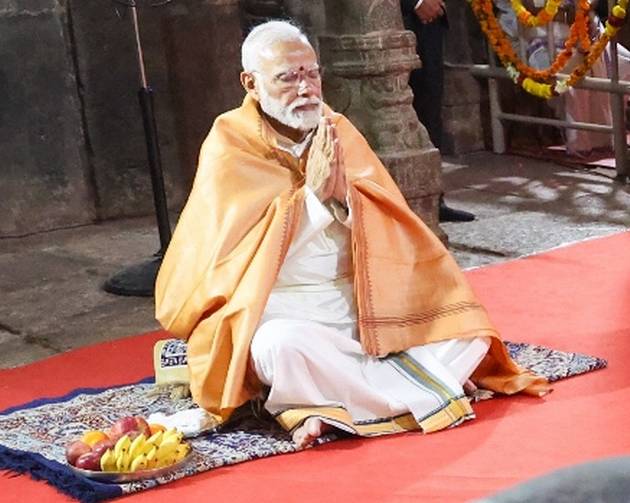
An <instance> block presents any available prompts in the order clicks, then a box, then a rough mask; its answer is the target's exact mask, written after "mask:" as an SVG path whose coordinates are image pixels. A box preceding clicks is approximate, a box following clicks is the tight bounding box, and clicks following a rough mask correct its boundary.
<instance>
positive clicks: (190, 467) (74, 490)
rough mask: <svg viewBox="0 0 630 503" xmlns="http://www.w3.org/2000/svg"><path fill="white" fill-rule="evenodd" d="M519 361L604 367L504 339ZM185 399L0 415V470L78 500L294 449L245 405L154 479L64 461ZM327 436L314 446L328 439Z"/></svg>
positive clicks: (124, 391)
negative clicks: (110, 479)
mask: <svg viewBox="0 0 630 503" xmlns="http://www.w3.org/2000/svg"><path fill="white" fill-rule="evenodd" d="M506 345H507V347H508V350H509V352H510V354H511V356H512V357H513V358H514V359H515V360H516V361H517V363H519V364H520V365H521V366H523V367H526V368H529V369H531V370H533V371H534V372H536V373H538V374H541V375H544V376H546V377H547V378H548V379H549V380H550V381H557V380H558V379H563V378H566V377H570V376H573V375H577V374H582V373H585V372H589V371H592V370H596V369H600V368H603V367H605V366H606V361H605V360H602V359H600V358H596V357H592V356H587V355H582V354H578V353H566V352H561V351H555V350H552V349H548V348H544V347H541V346H533V345H529V344H525V343H511V342H506ZM192 406H193V404H192V402H191V401H190V399H182V400H178V401H173V400H172V399H171V398H170V395H169V392H168V391H167V390H165V391H163V392H156V390H155V387H154V386H153V383H152V379H146V380H143V381H141V382H139V383H135V384H129V385H125V386H120V387H115V388H107V389H77V390H75V391H73V392H72V393H70V394H68V395H65V396H62V397H58V398H53V399H44V400H37V401H34V402H31V403H29V404H25V405H22V406H18V407H12V408H10V409H7V410H5V411H3V412H2V413H0V469H9V470H12V471H14V472H18V473H26V472H28V473H29V474H30V475H31V476H32V477H33V478H35V479H41V480H45V481H46V482H47V483H49V484H52V485H53V486H55V487H57V488H58V489H59V490H61V491H63V492H64V493H66V494H68V495H70V496H72V497H74V498H76V499H78V500H80V501H84V502H94V501H100V500H105V499H110V498H115V497H119V496H122V495H125V494H130V493H134V492H138V491H143V490H146V489H150V488H152V487H155V486H158V485H161V484H167V483H169V482H172V481H174V480H177V479H180V478H183V477H187V476H189V475H194V474H196V473H200V472H204V471H206V470H211V469H214V468H218V467H220V466H225V465H231V464H236V463H241V462H243V461H248V460H252V459H257V458H263V457H267V456H273V455H275V454H284V453H290V452H295V451H296V450H298V449H297V448H296V446H295V445H294V444H293V442H292V441H291V437H290V435H289V434H288V433H287V432H286V431H284V430H282V429H281V428H280V427H279V426H278V425H277V423H276V422H275V421H273V419H272V418H271V417H269V416H268V415H265V414H264V413H260V412H259V411H255V410H254V409H253V407H251V406H244V407H243V408H241V409H240V410H238V411H237V412H236V413H235V415H234V417H233V419H232V420H231V421H230V423H229V424H228V425H226V426H224V427H223V428H222V429H221V430H220V431H216V432H211V433H207V434H205V435H203V436H200V437H197V438H194V439H191V440H190V441H191V444H192V447H193V455H192V457H191V459H190V460H189V461H188V462H187V463H185V464H184V465H183V466H182V467H181V468H179V469H177V470H175V471H173V472H170V473H168V474H167V475H165V476H163V477H160V478H159V479H155V480H144V481H141V482H131V483H126V484H106V483H99V482H95V481H93V480H90V479H87V478H85V477H82V476H80V475H76V474H75V473H74V472H73V471H72V470H70V469H69V468H68V466H67V464H66V462H65V454H64V450H65V445H67V444H68V443H69V442H70V441H71V440H73V439H75V438H77V437H79V436H80V435H81V433H82V432H83V431H85V430H88V429H100V428H105V427H107V426H108V425H109V424H111V423H112V422H114V421H115V420H116V419H118V418H119V417H120V416H121V411H124V414H125V415H126V414H131V415H143V416H148V415H149V414H151V413H154V412H163V413H165V414H173V413H175V412H177V411H179V410H183V409H188V408H190V407H192ZM336 438H337V437H336V436H335V435H334V434H330V435H326V436H324V437H322V438H321V439H319V442H318V444H322V443H326V442H330V441H333V440H335V439H336Z"/></svg>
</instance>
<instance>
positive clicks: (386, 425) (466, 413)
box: [276, 397, 475, 437]
mask: <svg viewBox="0 0 630 503" xmlns="http://www.w3.org/2000/svg"><path fill="white" fill-rule="evenodd" d="M474 416H475V415H474V412H473V410H472V407H471V406H470V402H469V401H468V399H467V398H466V397H462V398H459V399H457V400H453V401H451V402H450V403H449V404H448V405H447V406H445V407H444V408H442V409H440V410H439V411H438V412H436V413H434V414H431V416H429V417H427V418H426V419H423V420H422V421H420V423H418V422H417V421H416V419H415V418H414V417H413V415H412V414H410V413H408V414H404V415H401V416H397V417H394V418H387V419H381V420H378V419H377V420H374V421H373V422H369V423H358V424H357V423H355V422H353V421H352V416H350V414H349V413H348V411H347V410H345V409H344V408H342V407H305V408H302V409H288V410H285V411H284V412H282V413H280V414H279V415H277V416H276V421H278V423H279V424H280V426H282V427H283V428H284V429H285V430H287V431H293V430H295V429H296V428H298V427H299V426H301V425H302V423H303V422H304V421H305V420H306V419H308V418H309V417H317V418H320V419H322V420H324V421H325V420H326V419H328V420H330V423H329V424H332V425H333V426H334V425H335V424H338V425H340V426H345V429H347V430H348V431H351V432H353V433H354V434H356V435H359V436H362V437H372V436H379V435H389V434H393V433H402V432H405V431H418V430H422V431H423V432H424V433H432V432H434V431H438V430H443V429H445V428H449V427H451V426H455V425H457V424H459V423H461V422H462V421H463V420H465V419H471V418H473V417H474Z"/></svg>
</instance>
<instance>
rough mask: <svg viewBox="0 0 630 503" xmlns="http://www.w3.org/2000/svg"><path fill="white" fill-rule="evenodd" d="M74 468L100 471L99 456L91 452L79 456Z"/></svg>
mask: <svg viewBox="0 0 630 503" xmlns="http://www.w3.org/2000/svg"><path fill="white" fill-rule="evenodd" d="M75 466H76V467H77V468H81V469H82V470H93V471H98V470H100V469H101V456H100V455H99V454H97V453H95V452H92V451H90V452H88V453H86V454H81V455H80V456H79V457H78V459H77V461H76V463H75Z"/></svg>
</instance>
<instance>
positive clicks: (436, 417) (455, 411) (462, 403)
mask: <svg viewBox="0 0 630 503" xmlns="http://www.w3.org/2000/svg"><path fill="white" fill-rule="evenodd" d="M473 417H475V413H474V412H473V409H472V407H471V406H470V401H469V400H468V398H466V397H462V398H458V399H457V400H453V401H451V402H450V403H449V404H448V405H447V406H446V407H444V408H443V409H440V410H439V411H438V412H436V413H435V414H431V416H429V417H428V418H426V419H423V420H422V421H420V427H421V428H422V431H424V432H425V433H432V432H434V431H438V430H443V429H445V428H449V427H451V426H455V425H457V424H459V423H461V422H462V421H463V420H465V419H472V418H473Z"/></svg>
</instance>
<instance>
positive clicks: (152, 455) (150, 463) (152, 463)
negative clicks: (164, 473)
mask: <svg viewBox="0 0 630 503" xmlns="http://www.w3.org/2000/svg"><path fill="white" fill-rule="evenodd" d="M157 451H158V448H157V447H156V446H155V445H154V446H152V447H151V450H150V451H149V452H148V453H147V468H148V469H150V468H155V467H156V466H157V462H158V458H157Z"/></svg>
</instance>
